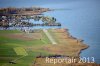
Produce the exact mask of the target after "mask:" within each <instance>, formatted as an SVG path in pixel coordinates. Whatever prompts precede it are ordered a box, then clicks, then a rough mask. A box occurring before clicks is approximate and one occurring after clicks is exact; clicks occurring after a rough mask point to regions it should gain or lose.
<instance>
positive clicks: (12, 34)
mask: <svg viewBox="0 0 100 66" xmlns="http://www.w3.org/2000/svg"><path fill="white" fill-rule="evenodd" d="M46 44H50V41H49V40H48V38H47V37H46V35H45V34H44V33H43V31H42V30H38V31H37V30H36V31H35V33H32V34H27V33H24V32H21V31H18V30H0V66H21V65H22V66H29V65H31V64H32V63H33V62H34V59H35V57H36V56H37V55H39V54H40V53H43V54H45V55H46V54H48V52H45V51H41V49H39V47H42V46H44V45H46ZM24 55H25V56H24ZM22 56H24V57H22ZM20 57H22V58H21V59H18V58H20ZM16 59H18V60H16ZM14 60H16V61H15V62H16V64H10V63H9V62H10V61H14Z"/></svg>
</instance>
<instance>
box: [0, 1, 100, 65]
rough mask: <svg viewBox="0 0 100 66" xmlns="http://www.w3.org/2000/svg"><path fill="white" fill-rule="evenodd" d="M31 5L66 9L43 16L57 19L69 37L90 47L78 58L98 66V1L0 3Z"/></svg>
mask: <svg viewBox="0 0 100 66" xmlns="http://www.w3.org/2000/svg"><path fill="white" fill-rule="evenodd" d="M5 1H7V3H6V2H5ZM16 2H17V3H16ZM33 5H35V6H42V7H48V8H57V9H60V8H63V9H68V10H58V11H51V12H47V13H44V14H45V15H47V16H48V15H49V16H53V17H55V18H57V21H58V22H60V23H61V24H62V28H68V29H69V30H70V31H69V32H70V33H71V35H73V36H74V37H77V38H79V39H83V40H84V43H85V44H87V45H89V46H90V47H89V48H88V49H86V50H84V51H82V53H81V54H80V56H84V57H94V58H95V62H97V63H99V64H100V52H99V51H100V0H52V1H51V0H42V1H41V0H3V1H2V2H1V3H0V7H7V6H16V7H29V6H33Z"/></svg>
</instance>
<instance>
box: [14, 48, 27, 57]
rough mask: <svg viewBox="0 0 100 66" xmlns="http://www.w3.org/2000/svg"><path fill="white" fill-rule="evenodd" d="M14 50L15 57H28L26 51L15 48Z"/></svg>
mask: <svg viewBox="0 0 100 66" xmlns="http://www.w3.org/2000/svg"><path fill="white" fill-rule="evenodd" d="M14 50H15V52H16V54H17V55H23V56H26V55H28V54H27V52H26V50H25V49H24V48H22V47H15V48H14Z"/></svg>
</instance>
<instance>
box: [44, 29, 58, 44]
mask: <svg viewBox="0 0 100 66" xmlns="http://www.w3.org/2000/svg"><path fill="white" fill-rule="evenodd" d="M43 31H44V33H45V34H46V35H47V37H48V38H49V40H50V41H51V43H52V44H57V43H56V41H55V40H54V39H53V37H52V36H51V35H50V33H49V32H48V31H47V30H46V29H43Z"/></svg>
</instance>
